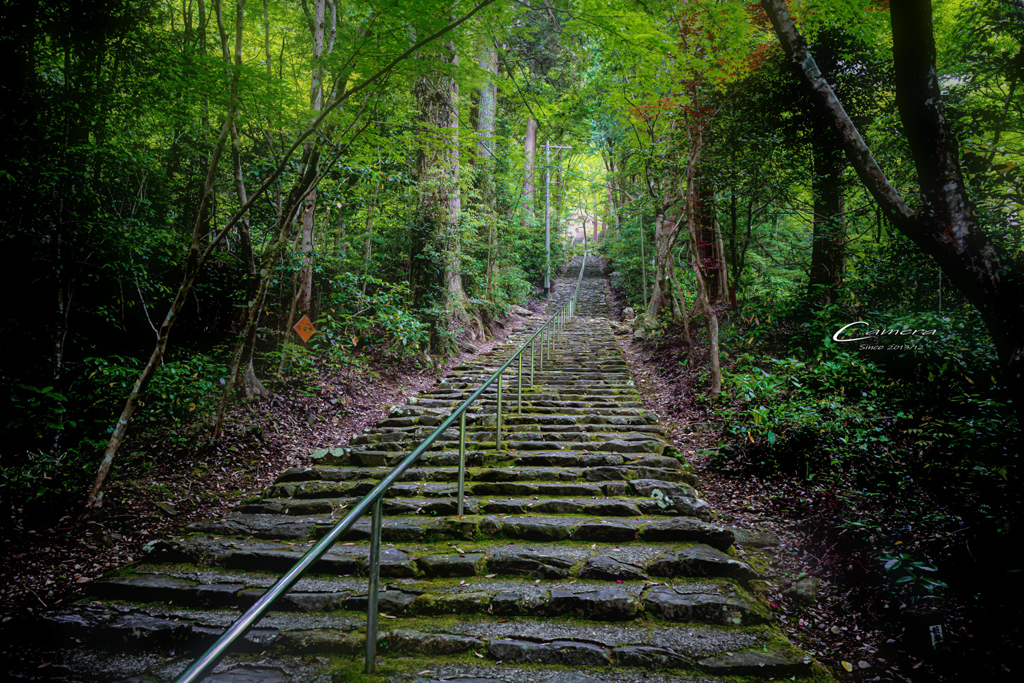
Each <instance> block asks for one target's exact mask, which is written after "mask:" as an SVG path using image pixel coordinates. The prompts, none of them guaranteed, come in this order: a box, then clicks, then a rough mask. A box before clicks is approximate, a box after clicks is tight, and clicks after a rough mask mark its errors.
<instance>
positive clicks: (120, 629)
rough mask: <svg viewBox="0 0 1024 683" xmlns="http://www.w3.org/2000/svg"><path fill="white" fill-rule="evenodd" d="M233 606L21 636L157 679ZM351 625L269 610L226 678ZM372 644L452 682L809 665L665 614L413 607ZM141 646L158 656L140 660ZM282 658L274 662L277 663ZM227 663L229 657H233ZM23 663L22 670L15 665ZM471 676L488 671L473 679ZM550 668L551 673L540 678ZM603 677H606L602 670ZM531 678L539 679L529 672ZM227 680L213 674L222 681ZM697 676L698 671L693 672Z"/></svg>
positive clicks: (357, 644)
mask: <svg viewBox="0 0 1024 683" xmlns="http://www.w3.org/2000/svg"><path fill="white" fill-rule="evenodd" d="M470 595H471V594H465V595H464V596H462V597H461V598H460V602H462V603H465V604H469V603H471V602H472V598H471V597H470ZM413 602H415V599H414V600H413ZM395 604H398V602H397V601H396V603H395ZM565 604H566V608H574V607H576V606H577V605H578V604H579V601H574V600H569V601H567V602H566V603H565ZM577 609H579V610H580V611H583V610H585V609H594V608H593V607H592V606H590V605H589V604H587V603H584V604H583V605H581V606H579V607H578V608H577ZM236 614H237V613H235V612H225V611H222V612H209V611H196V610H190V609H187V608H157V607H148V608H131V609H128V610H123V609H117V608H116V607H113V606H101V605H79V606H75V607H74V608H72V609H71V610H69V611H68V612H66V613H65V615H63V618H61V619H49V620H43V621H42V622H41V623H40V626H42V627H43V628H40V629H38V630H37V631H36V632H34V633H32V634H31V635H32V636H34V637H36V638H37V640H36V642H35V648H34V650H33V651H30V652H31V653H33V654H34V653H42V652H46V649H47V646H49V648H51V649H50V651H49V652H47V653H46V655H44V656H50V657H52V658H51V659H50V660H49V661H50V662H51V663H53V662H56V665H57V666H58V667H60V668H62V669H65V668H66V669H72V668H73V667H74V666H75V665H76V664H77V665H78V666H82V665H83V662H81V661H78V662H76V661H74V659H73V658H70V657H68V656H67V655H66V654H65V655H63V656H62V655H61V654H59V652H58V651H59V650H60V649H61V646H63V649H64V650H67V646H66V643H67V642H70V641H78V642H79V646H78V647H79V649H80V651H82V650H84V651H86V652H88V651H89V650H93V651H94V652H95V653H96V654H95V655H94V656H85V657H83V658H82V659H85V660H86V661H87V662H89V665H90V670H89V674H90V676H91V677H99V678H102V679H104V680H117V679H118V678H122V679H123V678H124V674H125V673H134V674H137V675H138V674H141V673H142V672H145V671H147V670H152V669H156V670H157V671H160V672H161V673H163V676H161V680H171V678H172V677H173V675H174V674H173V673H171V672H175V671H178V670H180V668H181V667H180V665H179V666H172V665H171V661H172V660H176V661H181V662H187V661H189V660H190V659H191V657H194V656H195V655H196V654H197V653H198V652H199V651H201V649H203V648H205V647H206V646H208V645H209V644H211V643H212V642H213V640H214V639H215V638H216V637H217V636H219V635H220V633H221V632H223V629H224V628H226V626H227V625H228V623H229V621H230V619H231V618H232V617H233V616H235V615H236ZM570 616H572V617H574V616H576V614H574V613H572V612H567V613H565V614H563V615H562V618H565V617H570ZM360 624H361V620H359V619H354V618H351V617H349V616H348V615H347V614H344V613H342V614H339V615H338V616H332V617H330V618H324V617H316V619H315V621H313V620H311V619H310V618H309V617H307V616H305V615H303V614H301V613H272V614H270V615H269V616H267V617H266V618H265V619H264V620H263V621H262V622H261V623H260V624H259V626H257V627H256V628H254V629H252V630H250V631H249V633H248V634H247V635H246V636H245V637H244V638H243V639H242V640H241V642H240V643H239V647H238V650H240V651H241V652H243V653H244V652H249V653H252V654H256V653H261V656H260V659H259V662H258V663H255V664H254V663H248V664H247V666H244V667H240V668H233V673H234V674H235V675H232V676H231V677H230V680H232V681H256V682H257V683H264V682H267V683H269V682H270V681H275V682H276V681H287V680H289V678H288V677H286V676H285V674H284V672H286V671H287V670H288V668H287V664H286V662H288V661H289V660H288V659H287V658H288V657H296V656H303V657H305V658H310V657H331V656H333V657H339V656H340V657H351V656H353V655H359V654H361V652H362V651H363V648H364V647H365V632H362V631H361V630H360ZM26 635H29V634H26ZM41 636H45V641H43V642H40V640H38V638H40V637H41ZM378 643H379V646H380V648H379V649H378V652H382V653H388V654H393V655H396V656H402V657H404V658H406V659H410V658H415V657H416V656H417V655H420V656H422V657H423V658H424V661H425V664H426V666H427V668H426V669H421V671H427V670H430V671H431V676H433V672H434V671H437V669H438V668H440V669H441V671H437V675H439V676H441V678H432V677H431V678H425V677H424V675H423V674H417V677H415V678H406V679H403V680H413V681H419V682H421V683H423V682H425V681H434V680H439V681H440V680H461V681H462V682H463V683H469V682H470V681H475V682H476V683H481V682H482V681H500V682H503V681H521V680H526V679H524V678H520V677H512V676H513V671H515V669H513V668H512V667H509V664H510V663H512V664H523V665H531V666H532V667H533V668H531V669H530V670H529V671H530V674H529V675H531V676H532V677H533V679H534V680H546V681H548V682H549V683H557V682H558V681H563V682H564V683H580V682H581V681H588V680H591V681H597V680H600V681H607V680H615V681H635V680H641V679H639V678H634V677H635V676H637V675H638V674H639V673H640V672H641V671H645V672H650V671H666V672H674V674H675V675H674V676H673V677H672V678H671V679H665V680H666V681H667V680H673V681H680V680H684V679H681V678H678V677H677V676H678V674H711V675H715V676H756V677H758V678H775V679H778V678H795V677H798V676H799V677H800V678H801V679H803V678H804V677H806V676H808V675H809V674H811V673H812V667H811V664H812V663H811V660H810V659H809V658H807V657H806V656H804V655H803V654H802V653H800V652H799V651H798V650H796V648H793V647H792V646H789V645H787V644H785V643H782V644H780V643H778V642H777V641H776V640H773V639H772V638H771V637H770V635H769V634H768V633H767V632H765V631H764V630H763V629H762V628H760V627H756V626H753V627H751V626H733V627H732V628H729V629H728V630H723V629H722V628H720V627H715V626H696V625H695V626H691V627H688V628H685V629H680V628H677V627H673V626H672V625H671V624H667V623H666V624H665V625H664V626H657V625H655V626H653V627H641V626H638V625H632V624H628V623H614V622H606V623H605V624H600V625H588V626H572V625H568V624H565V625H562V624H559V625H556V626H552V625H551V623H550V619H544V620H522V619H508V618H497V617H495V616H493V615H486V614H475V613H468V614H466V615H465V616H464V618H462V619H460V620H459V621H458V622H456V623H454V624H442V623H436V624H435V623H434V622H433V620H432V619H430V618H429V616H427V615H421V616H419V617H417V618H416V619H414V620H413V619H409V618H401V617H399V618H396V619H393V620H383V623H382V624H381V627H380V631H379V633H378ZM30 652H25V651H22V652H18V653H17V654H18V656H19V659H20V660H21V661H22V662H31V661H32V659H33V658H32V656H31V654H30ZM128 652H130V653H132V655H133V656H134V657H136V658H138V659H141V660H142V662H143V663H144V664H150V663H153V662H154V660H155V661H158V662H159V664H156V665H155V666H153V667H152V668H151V669H145V668H142V667H136V668H135V670H133V669H132V668H131V667H126V666H125V663H124V662H123V661H118V658H117V655H116V653H128ZM112 653H114V654H112ZM147 653H158V654H160V655H162V656H160V657H148V658H147V657H146V656H145V655H146V654H147ZM182 653H184V654H182ZM469 653H474V654H476V655H477V657H478V658H479V659H481V660H482V661H480V662H478V663H474V664H472V665H469V664H465V663H461V664H459V663H458V662H460V660H459V659H458V658H457V655H460V654H469ZM168 655H169V657H168ZM267 655H269V656H267ZM450 656H456V659H454V660H453V661H454V662H456V664H455V667H459V666H461V667H472V668H465V669H463V670H465V671H469V672H470V674H469V675H471V676H474V678H471V679H470V678H466V677H464V676H462V675H461V674H459V673H457V672H458V671H459V669H458V668H453V667H452V666H450V665H445V664H440V663H439V661H438V659H439V657H450ZM282 659H283V660H284V661H282V662H281V664H277V661H280V660H282ZM470 659H472V658H470ZM161 660H162V661H161ZM37 661H38V660H37ZM229 661H231V662H232V663H234V661H244V660H237V659H235V660H229ZM292 661H294V660H292ZM461 661H462V662H465V661H467V660H461ZM537 665H541V666H542V667H544V666H554V667H567V668H568V669H569V670H571V671H575V672H581V671H587V670H590V671H594V672H596V671H601V672H602V673H600V674H596V673H594V674H591V675H599V676H601V678H599V679H597V678H593V679H590V678H586V677H584V678H580V677H579V676H580V675H583V674H581V673H574V674H572V676H573V677H571V678H567V677H565V676H568V675H569V674H568V672H567V671H565V670H564V669H563V670H562V672H561V673H559V672H558V669H553V670H552V669H548V670H545V669H544V668H541V669H540V670H538V669H537V668H536V667H537ZM293 666H294V665H293ZM413 668H414V669H415V668H416V667H413ZM29 671H31V669H26V672H29ZM522 671H524V672H525V671H526V670H525V669H524V670H522ZM274 672H276V674H275V673H274ZM442 672H443V673H442ZM55 673H56V672H55ZM112 674H113V675H112ZM117 674H120V676H118V675H117ZM239 674H240V675H239ZM481 674H486V675H487V676H488V677H487V678H481ZM551 674H553V675H554V676H556V677H550V675H551ZM37 675H38V674H37ZM609 675H612V676H615V678H612V679H608V678H607V676H609ZM450 676H451V677H450ZM492 676H493V677H492ZM538 676H549V677H547V678H543V679H538V678H537V677H538ZM557 676H562V678H557ZM208 680H211V679H208ZM227 680H228V679H227V678H225V679H224V681H225V682H226V681H227ZM642 680H644V681H657V680H658V679H657V678H652V677H651V674H649V673H648V674H644V675H643V678H642ZM702 680H704V681H706V680H707V679H706V678H703V677H702Z"/></svg>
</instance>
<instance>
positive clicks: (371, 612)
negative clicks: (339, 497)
mask: <svg viewBox="0 0 1024 683" xmlns="http://www.w3.org/2000/svg"><path fill="white" fill-rule="evenodd" d="M383 517H384V494H383V493H382V494H381V496H380V497H379V498H378V499H377V500H376V502H375V503H374V504H373V514H372V517H371V520H370V529H371V531H370V592H369V593H368V594H367V596H366V673H368V674H372V673H373V672H374V671H375V670H376V668H377V598H378V595H377V593H378V592H379V591H380V533H381V522H382V518H383Z"/></svg>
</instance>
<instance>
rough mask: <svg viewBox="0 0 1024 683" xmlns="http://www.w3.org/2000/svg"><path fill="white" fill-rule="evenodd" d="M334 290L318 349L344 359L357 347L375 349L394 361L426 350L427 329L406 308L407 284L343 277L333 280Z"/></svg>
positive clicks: (317, 339)
mask: <svg viewBox="0 0 1024 683" xmlns="http://www.w3.org/2000/svg"><path fill="white" fill-rule="evenodd" d="M364 289H365V290H366V293H365V294H364V293H363V290H364ZM332 290H333V291H332V292H331V294H330V295H328V296H327V297H325V311H324V312H323V314H321V315H320V317H319V318H317V321H316V325H317V334H316V336H314V337H313V339H312V340H311V343H312V346H313V347H314V348H315V349H318V350H322V351H326V352H329V353H332V354H336V355H340V356H343V357H344V356H347V355H348V353H349V352H350V351H351V350H352V349H354V348H356V347H357V346H360V345H373V346H380V347H382V348H383V349H385V352H386V353H387V354H388V355H390V356H392V357H394V358H407V357H410V356H413V355H415V354H417V353H418V352H419V351H420V350H421V348H424V347H425V345H426V343H427V341H428V334H427V325H426V324H424V323H422V322H420V321H419V320H418V319H417V318H416V316H415V315H413V313H412V312H410V311H409V310H407V309H406V308H405V307H404V302H405V301H406V300H408V298H409V288H408V285H407V284H406V283H404V282H397V283H387V282H384V281H383V280H378V279H376V278H374V277H371V276H359V275H354V274H352V273H342V274H341V275H339V276H337V277H336V278H334V281H333V284H332Z"/></svg>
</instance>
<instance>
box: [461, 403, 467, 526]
mask: <svg viewBox="0 0 1024 683" xmlns="http://www.w3.org/2000/svg"><path fill="white" fill-rule="evenodd" d="M465 498H466V411H465V410H463V411H462V415H461V417H460V419H459V517H461V516H462V505H463V501H464V500H465Z"/></svg>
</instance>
